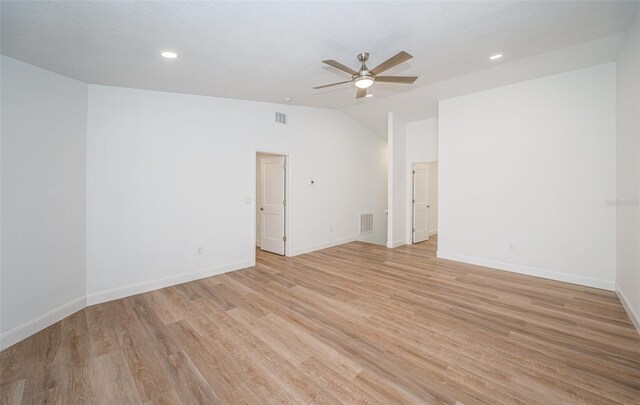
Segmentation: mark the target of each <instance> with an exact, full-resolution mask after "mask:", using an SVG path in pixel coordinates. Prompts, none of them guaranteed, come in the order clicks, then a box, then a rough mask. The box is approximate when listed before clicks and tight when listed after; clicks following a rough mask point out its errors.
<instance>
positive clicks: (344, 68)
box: [322, 59, 358, 75]
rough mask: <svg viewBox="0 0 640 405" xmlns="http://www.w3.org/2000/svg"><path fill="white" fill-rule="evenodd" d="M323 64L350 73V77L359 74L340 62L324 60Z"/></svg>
mask: <svg viewBox="0 0 640 405" xmlns="http://www.w3.org/2000/svg"><path fill="white" fill-rule="evenodd" d="M322 63H326V64H327V65H329V66H333V67H334V68H336V69H339V70H342V71H343V72H345V73H349V74H350V75H356V74H358V72H356V71H355V70H353V69H351V68H350V67H347V66H345V65H343V64H342V63H340V62H336V61H335V60H331V59H329V60H323V61H322Z"/></svg>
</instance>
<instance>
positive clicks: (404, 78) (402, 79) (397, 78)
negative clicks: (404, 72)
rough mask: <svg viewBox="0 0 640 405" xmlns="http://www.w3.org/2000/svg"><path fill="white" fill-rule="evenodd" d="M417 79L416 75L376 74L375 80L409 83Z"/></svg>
mask: <svg viewBox="0 0 640 405" xmlns="http://www.w3.org/2000/svg"><path fill="white" fill-rule="evenodd" d="M416 79H417V77H416V76H376V82H381V83H400V84H411V83H413V82H415V81H416Z"/></svg>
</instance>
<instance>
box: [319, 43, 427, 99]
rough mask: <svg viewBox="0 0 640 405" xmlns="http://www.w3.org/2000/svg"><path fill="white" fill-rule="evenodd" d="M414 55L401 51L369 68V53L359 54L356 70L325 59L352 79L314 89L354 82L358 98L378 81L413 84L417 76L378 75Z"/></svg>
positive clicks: (364, 94)
mask: <svg viewBox="0 0 640 405" xmlns="http://www.w3.org/2000/svg"><path fill="white" fill-rule="evenodd" d="M411 58H413V56H411V55H409V54H408V53H407V52H404V51H402V52H399V53H398V54H396V55H395V56H392V57H391V58H389V59H387V60H386V61H384V62H382V63H381V64H379V65H378V66H376V67H374V68H373V69H369V68H367V60H368V59H369V54H368V53H366V52H365V53H361V54H358V60H359V61H360V62H361V65H360V69H359V70H358V71H355V70H353V69H351V68H349V67H348V66H345V65H343V64H342V63H340V62H336V61H335V60H323V61H322V62H323V63H326V64H327V65H329V66H332V67H334V68H336V69H338V70H341V71H343V72H345V73H348V74H350V75H351V80H346V81H343V82H338V83H331V84H325V85H323V86H317V87H314V89H323V88H325V87H331V86H337V85H338V84H344V83H353V84H355V86H356V87H357V88H358V91H357V92H356V98H361V97H365V96H366V95H367V89H368V88H369V87H371V86H372V85H373V83H375V82H376V81H379V82H381V83H397V84H412V83H413V82H415V81H416V79H417V77H416V76H378V75H379V74H380V73H382V72H384V71H386V70H389V69H391V68H392V67H394V66H397V65H399V64H401V63H402V62H406V61H408V60H409V59H411Z"/></svg>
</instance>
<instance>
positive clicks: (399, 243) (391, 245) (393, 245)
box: [387, 239, 407, 249]
mask: <svg viewBox="0 0 640 405" xmlns="http://www.w3.org/2000/svg"><path fill="white" fill-rule="evenodd" d="M402 245H407V243H405V240H404V239H400V240H397V241H395V242H391V243H389V242H387V247H388V248H389V249H395V248H397V247H398V246H402Z"/></svg>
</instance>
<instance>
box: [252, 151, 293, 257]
mask: <svg viewBox="0 0 640 405" xmlns="http://www.w3.org/2000/svg"><path fill="white" fill-rule="evenodd" d="M258 153H266V154H269V155H277V156H284V161H285V165H286V169H285V173H284V198H285V201H286V204H285V206H284V234H285V236H286V237H287V240H286V241H285V242H284V255H285V256H286V257H291V240H292V237H291V220H290V218H291V215H290V214H291V167H292V164H291V155H290V153H289V152H283V151H278V150H273V149H269V148H257V149H255V150H254V151H253V163H252V167H253V191H252V195H253V204H251V206H252V207H253V211H252V214H251V215H252V216H253V227H252V229H251V235H252V236H251V240H252V241H253V243H252V244H251V245H252V249H253V265H254V266H255V263H256V233H257V229H258V216H257V215H256V211H257V210H258V196H257V194H256V188H257V186H258V179H257V177H256V172H257V170H258V167H257V161H258Z"/></svg>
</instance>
